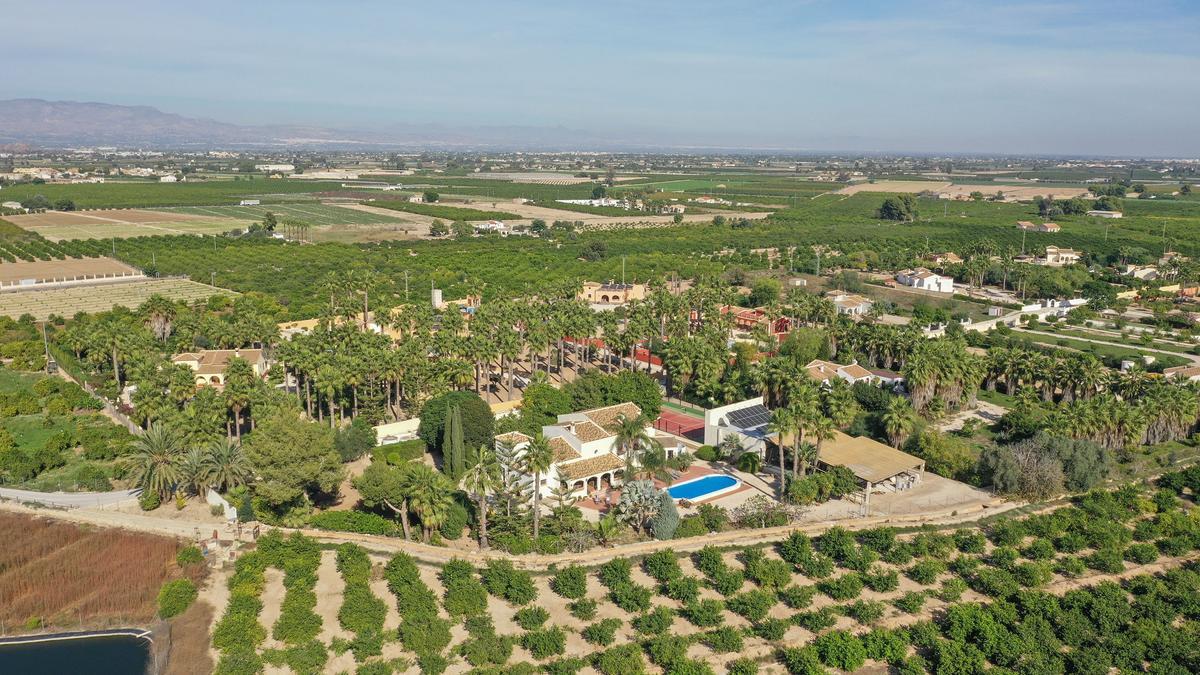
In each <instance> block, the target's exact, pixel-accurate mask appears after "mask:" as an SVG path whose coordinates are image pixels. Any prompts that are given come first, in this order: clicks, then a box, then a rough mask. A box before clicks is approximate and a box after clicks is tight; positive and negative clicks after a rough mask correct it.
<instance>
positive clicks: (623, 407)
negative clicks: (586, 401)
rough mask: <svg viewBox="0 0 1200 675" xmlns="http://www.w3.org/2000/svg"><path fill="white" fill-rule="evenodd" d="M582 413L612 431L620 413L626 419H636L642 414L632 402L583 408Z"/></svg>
mask: <svg viewBox="0 0 1200 675" xmlns="http://www.w3.org/2000/svg"><path fill="white" fill-rule="evenodd" d="M582 414H583V415H584V416H586V417H587V418H588V419H590V420H591V421H593V422H595V423H596V424H598V425H600V426H601V427H603V428H605V429H608V430H609V431H612V430H613V429H615V428H616V426H617V423H618V418H620V417H621V416H622V415H623V416H625V417H626V418H628V419H637V418H639V417H641V416H642V409H641V408H639V407H637V405H636V404H633V403H618V404H616V405H610V406H605V407H603V408H596V409H594V410H584V411H583V412H582Z"/></svg>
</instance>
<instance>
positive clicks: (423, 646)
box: [399, 614, 451, 669]
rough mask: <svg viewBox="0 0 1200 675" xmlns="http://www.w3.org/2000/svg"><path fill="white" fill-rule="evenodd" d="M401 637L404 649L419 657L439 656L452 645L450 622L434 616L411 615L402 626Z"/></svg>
mask: <svg viewBox="0 0 1200 675" xmlns="http://www.w3.org/2000/svg"><path fill="white" fill-rule="evenodd" d="M399 636H400V643H401V644H402V645H404V648H405V649H407V650H408V651H410V652H413V653H414V654H417V655H418V657H420V658H422V659H423V658H424V657H426V656H437V655H439V654H441V653H442V650H444V649H445V648H446V647H447V646H448V645H449V644H450V640H451V634H450V622H449V621H446V620H445V619H440V618H438V617H437V616H433V615H426V614H417V615H411V614H409V615H406V616H405V617H404V621H403V622H402V623H401V624H400V631H399ZM432 663H436V661H434V662H432ZM422 669H424V666H422Z"/></svg>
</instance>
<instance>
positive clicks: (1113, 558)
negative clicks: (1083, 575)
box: [1084, 548, 1125, 574]
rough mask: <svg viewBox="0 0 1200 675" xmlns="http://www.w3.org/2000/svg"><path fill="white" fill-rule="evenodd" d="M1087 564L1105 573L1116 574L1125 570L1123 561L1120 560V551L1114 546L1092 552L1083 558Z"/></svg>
mask: <svg viewBox="0 0 1200 675" xmlns="http://www.w3.org/2000/svg"><path fill="white" fill-rule="evenodd" d="M1084 562H1085V563H1087V566H1088V567H1090V568H1092V569H1094V570H1097V571H1099V572H1104V573H1105V574H1118V573H1120V572H1123V571H1124V570H1125V563H1124V562H1122V556H1121V551H1120V550H1119V549H1115V548H1105V549H1100V550H1099V551H1095V552H1093V553H1092V554H1091V555H1089V556H1087V558H1085V559H1084Z"/></svg>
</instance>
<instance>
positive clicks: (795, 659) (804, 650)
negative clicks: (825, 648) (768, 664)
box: [779, 645, 828, 675]
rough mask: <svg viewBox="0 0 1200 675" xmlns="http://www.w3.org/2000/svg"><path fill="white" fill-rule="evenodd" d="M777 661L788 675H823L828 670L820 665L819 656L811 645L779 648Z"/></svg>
mask: <svg viewBox="0 0 1200 675" xmlns="http://www.w3.org/2000/svg"><path fill="white" fill-rule="evenodd" d="M779 661H780V662H781V663H783V667H784V668H785V669H786V670H787V671H788V673H790V675H825V674H826V673H827V672H828V671H826V670H825V668H824V667H822V666H821V657H820V656H818V655H817V651H816V649H814V648H813V647H812V646H811V645H810V646H808V647H798V648H795V647H794V648H785V649H781V650H779Z"/></svg>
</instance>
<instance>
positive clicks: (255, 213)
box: [168, 202, 401, 227]
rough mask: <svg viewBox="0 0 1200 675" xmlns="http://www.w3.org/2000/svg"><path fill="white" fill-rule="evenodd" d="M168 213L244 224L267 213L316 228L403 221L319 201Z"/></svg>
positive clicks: (191, 208)
mask: <svg viewBox="0 0 1200 675" xmlns="http://www.w3.org/2000/svg"><path fill="white" fill-rule="evenodd" d="M168 211H170V212H171V213H181V214H186V215H191V216H204V217H209V218H227V219H235V220H239V221H242V222H253V221H261V220H262V219H263V217H264V216H265V215H266V214H267V213H272V214H274V215H275V217H276V218H277V219H279V220H280V221H284V220H289V219H293V220H299V221H303V222H305V223H308V224H310V225H313V226H315V227H333V226H337V225H386V224H393V223H398V222H401V219H400V218H392V217H389V216H385V215H382V214H379V213H372V212H365V211H360V210H357V209H351V208H346V207H344V206H338V205H334V204H320V203H316V202H306V203H302V204H271V205H266V206H181V207H176V208H171V209H168Z"/></svg>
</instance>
